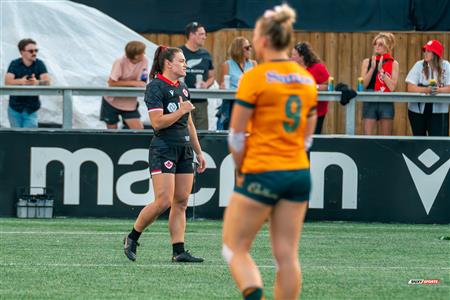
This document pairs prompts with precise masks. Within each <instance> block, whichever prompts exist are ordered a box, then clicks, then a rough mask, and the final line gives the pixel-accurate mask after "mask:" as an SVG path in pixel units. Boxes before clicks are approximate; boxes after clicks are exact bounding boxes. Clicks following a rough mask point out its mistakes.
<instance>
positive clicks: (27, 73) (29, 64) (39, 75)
mask: <svg viewBox="0 0 450 300" xmlns="http://www.w3.org/2000/svg"><path fill="white" fill-rule="evenodd" d="M17 46H18V48H19V52H20V56H21V57H20V58H17V59H15V60H13V61H11V63H10V64H9V67H8V70H7V72H6V75H5V85H49V84H50V76H49V75H48V72H47V68H46V66H45V64H44V62H43V61H42V60H40V59H38V58H37V54H38V51H39V49H38V48H37V43H36V42H35V41H34V40H32V39H23V40H21V41H19V44H18V45H17ZM40 107H41V102H40V100H39V96H11V97H10V98H9V106H8V119H9V123H10V124H11V127H18V128H36V127H38V113H37V112H38V110H39V108H40Z"/></svg>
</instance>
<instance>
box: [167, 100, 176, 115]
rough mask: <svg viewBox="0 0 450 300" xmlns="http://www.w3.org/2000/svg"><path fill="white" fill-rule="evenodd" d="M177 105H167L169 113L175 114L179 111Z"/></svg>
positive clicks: (171, 103)
mask: <svg viewBox="0 0 450 300" xmlns="http://www.w3.org/2000/svg"><path fill="white" fill-rule="evenodd" d="M177 108H178V107H177V105H176V104H175V103H173V102H170V103H169V104H168V105H167V110H168V111H169V112H171V113H173V112H174V111H176V110H177Z"/></svg>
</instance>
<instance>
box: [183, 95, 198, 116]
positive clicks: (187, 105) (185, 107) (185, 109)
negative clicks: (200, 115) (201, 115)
mask: <svg viewBox="0 0 450 300" xmlns="http://www.w3.org/2000/svg"><path fill="white" fill-rule="evenodd" d="M179 99H180V110H181V112H183V114H187V113H189V112H191V111H192V110H194V109H195V106H194V105H193V104H192V103H191V101H183V98H181V96H179Z"/></svg>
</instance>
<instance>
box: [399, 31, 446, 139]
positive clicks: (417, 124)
mask: <svg viewBox="0 0 450 300" xmlns="http://www.w3.org/2000/svg"><path fill="white" fill-rule="evenodd" d="M422 50H423V52H424V54H423V59H422V60H419V61H418V62H416V63H415V65H414V66H413V67H412V69H411V70H410V71H409V73H408V76H407V77H406V80H405V81H406V83H407V84H408V92H413V93H426V94H430V95H436V94H439V93H450V63H449V62H448V61H447V60H444V59H442V55H443V53H444V47H443V46H442V44H441V43H440V42H439V41H438V40H431V41H429V42H428V43H426V44H425V45H424V46H423V47H422ZM408 117H409V122H410V124H411V129H412V132H413V135H415V136H448V129H449V127H448V103H447V104H446V103H409V104H408Z"/></svg>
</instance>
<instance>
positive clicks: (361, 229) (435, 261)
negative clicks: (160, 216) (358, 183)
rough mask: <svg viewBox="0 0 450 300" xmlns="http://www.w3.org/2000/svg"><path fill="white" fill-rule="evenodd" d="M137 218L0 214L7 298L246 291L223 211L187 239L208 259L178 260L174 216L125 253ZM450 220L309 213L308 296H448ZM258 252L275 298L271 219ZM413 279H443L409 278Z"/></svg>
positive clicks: (193, 226)
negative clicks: (342, 218)
mask: <svg viewBox="0 0 450 300" xmlns="http://www.w3.org/2000/svg"><path fill="white" fill-rule="evenodd" d="M132 224H133V220H123V219H122V220H120V219H64V218H61V219H59V218H58V219H51V220H32V219H11V218H0V241H1V242H0V270H1V272H0V273H1V279H0V299H112V298H121V299H239V298H240V293H239V292H238V291H237V289H236V287H235V285H234V282H233V281H232V279H231V277H230V275H229V272H228V269H227V265H226V264H225V262H224V260H223V259H222V257H221V254H220V252H221V226H222V223H221V222H220V221H198V220H197V221H189V222H188V226H187V233H186V246H187V248H188V249H191V250H192V252H193V254H194V255H199V256H203V257H204V258H205V262H204V263H202V264H176V263H175V264H174V263H172V262H171V260H170V258H171V246H170V241H169V235H168V230H167V221H157V222H156V223H155V224H153V225H152V226H151V227H149V229H148V230H147V231H146V232H145V233H144V234H143V235H142V237H141V239H140V243H141V246H140V247H139V248H138V259H137V261H136V262H131V261H129V260H128V259H126V257H125V256H124V254H123V250H122V238H123V236H124V234H125V233H127V232H128V231H129V230H130V229H131V228H132ZM441 236H450V227H449V226H448V225H405V224H379V223H376V224H375V223H371V224H367V223H349V222H309V223H306V224H305V226H304V231H303V236H302V240H301V242H300V257H301V264H302V271H303V291H302V297H301V298H302V299H447V300H448V299H450V241H448V240H441V239H439V237H441ZM252 255H253V257H254V259H255V261H256V263H257V264H258V265H260V266H261V268H260V270H261V273H262V276H263V279H264V284H265V294H266V297H267V299H273V291H272V284H273V279H274V275H275V265H274V262H273V259H272V255H271V249H270V242H269V234H268V230H267V226H265V227H264V228H263V230H262V231H261V232H260V234H259V235H258V237H257V239H256V241H255V243H254V245H253V249H252ZM410 279H439V281H440V283H439V284H434V285H410V284H408V281H409V280H410Z"/></svg>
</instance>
